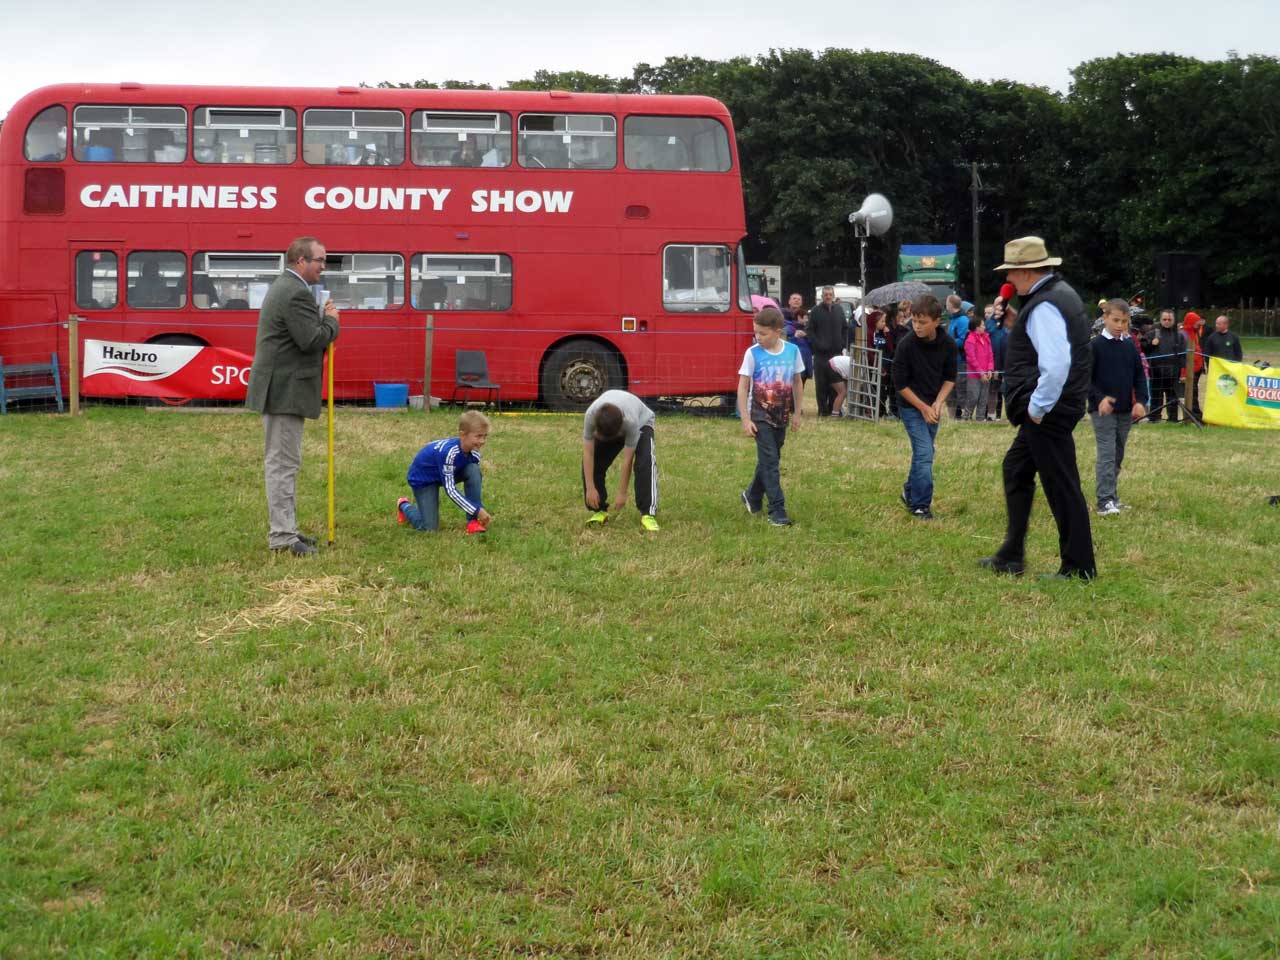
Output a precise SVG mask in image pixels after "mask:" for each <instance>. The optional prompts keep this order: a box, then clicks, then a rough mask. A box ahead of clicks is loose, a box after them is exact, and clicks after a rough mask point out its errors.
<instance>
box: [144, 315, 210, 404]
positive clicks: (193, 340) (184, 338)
mask: <svg viewBox="0 0 1280 960" xmlns="http://www.w3.org/2000/svg"><path fill="white" fill-rule="evenodd" d="M147 343H159V344H163V345H165V346H170V347H207V346H208V345H209V344H208V343H207V342H206V341H204V340H201V339H200V338H199V337H197V336H194V335H192V334H190V333H161V334H158V335H157V336H154V337H152V338H151V339H150V340H148V341H147ZM156 399H157V400H159V401H160V402H161V403H163V404H164V405H165V406H166V407H185V406H186V405H187V404H188V403H190V402H191V398H190V397H156Z"/></svg>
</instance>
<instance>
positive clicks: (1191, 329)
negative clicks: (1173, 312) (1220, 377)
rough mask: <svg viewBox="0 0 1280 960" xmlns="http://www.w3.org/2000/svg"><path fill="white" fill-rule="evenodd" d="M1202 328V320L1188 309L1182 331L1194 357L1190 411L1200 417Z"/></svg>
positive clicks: (1202, 364)
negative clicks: (1194, 365) (1194, 371)
mask: <svg viewBox="0 0 1280 960" xmlns="http://www.w3.org/2000/svg"><path fill="white" fill-rule="evenodd" d="M1203 329H1204V320H1202V319H1201V317H1200V314H1198V313H1196V312H1195V311H1194V310H1188V311H1187V314H1186V316H1184V317H1183V318H1182V332H1183V333H1185V334H1186V335H1187V346H1189V347H1190V348H1191V351H1192V353H1193V354H1194V355H1195V358H1196V373H1195V380H1193V381H1192V384H1191V386H1192V392H1191V412H1192V413H1194V414H1195V415H1196V419H1199V418H1200V415H1201V414H1200V376H1201V374H1203V373H1204V354H1203V353H1201V352H1200V331H1201V330H1203Z"/></svg>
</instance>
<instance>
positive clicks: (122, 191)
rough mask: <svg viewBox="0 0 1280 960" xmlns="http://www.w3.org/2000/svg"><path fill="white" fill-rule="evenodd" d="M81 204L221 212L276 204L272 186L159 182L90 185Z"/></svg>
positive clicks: (81, 193) (265, 207) (82, 195)
mask: <svg viewBox="0 0 1280 960" xmlns="http://www.w3.org/2000/svg"><path fill="white" fill-rule="evenodd" d="M80 202H81V203H82V204H84V205H85V206H86V207H125V208H139V207H171V208H172V207H177V208H179V209H185V208H187V207H191V208H200V207H208V208H210V209H213V208H215V207H216V208H219V209H222V210H259V209H261V210H271V209H274V208H275V205H276V188H275V187H238V186H222V187H214V186H192V187H187V186H172V185H168V184H159V183H135V184H130V185H129V186H127V187H126V186H124V185H123V184H119V183H110V184H107V185H106V186H105V187H104V186H103V185H102V184H100V183H90V184H88V185H87V186H85V187H83V188H82V189H81V190H80Z"/></svg>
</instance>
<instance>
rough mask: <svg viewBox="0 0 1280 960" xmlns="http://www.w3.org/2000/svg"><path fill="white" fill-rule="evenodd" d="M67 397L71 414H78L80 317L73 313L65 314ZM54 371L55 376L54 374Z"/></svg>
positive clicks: (74, 415) (75, 415)
mask: <svg viewBox="0 0 1280 960" xmlns="http://www.w3.org/2000/svg"><path fill="white" fill-rule="evenodd" d="M67 355H68V356H67V359H68V361H69V368H68V371H67V380H68V383H67V393H68V397H67V399H68V400H69V401H70V403H71V406H70V410H71V416H73V417H78V416H80V318H79V317H77V316H76V315H75V314H74V313H72V314H68V315H67ZM56 375H57V374H56V371H55V376H56Z"/></svg>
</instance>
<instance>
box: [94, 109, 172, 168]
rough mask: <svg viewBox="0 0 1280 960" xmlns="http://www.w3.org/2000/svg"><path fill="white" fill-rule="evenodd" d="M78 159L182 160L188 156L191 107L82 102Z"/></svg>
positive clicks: (156, 161) (159, 161) (130, 161)
mask: <svg viewBox="0 0 1280 960" xmlns="http://www.w3.org/2000/svg"><path fill="white" fill-rule="evenodd" d="M74 120H75V124H74V126H75V147H74V151H73V152H74V154H75V158H76V159H77V160H88V161H90V162H94V161H104V160H115V161H123V162H124V163H181V162H182V161H183V160H185V159H186V156H187V111H186V110H184V109H183V108H182V107H152V106H134V107H107V106H91V105H85V106H79V107H76V110H75V115H74Z"/></svg>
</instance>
